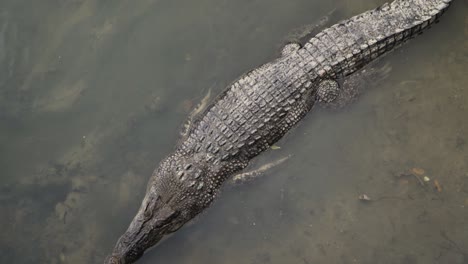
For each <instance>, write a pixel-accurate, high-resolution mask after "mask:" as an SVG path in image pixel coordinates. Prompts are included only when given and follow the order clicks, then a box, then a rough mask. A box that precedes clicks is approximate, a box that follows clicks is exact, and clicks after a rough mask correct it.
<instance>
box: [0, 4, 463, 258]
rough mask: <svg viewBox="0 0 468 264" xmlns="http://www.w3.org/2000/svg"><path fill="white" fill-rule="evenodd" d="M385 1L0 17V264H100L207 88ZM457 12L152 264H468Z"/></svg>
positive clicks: (155, 253)
mask: <svg viewBox="0 0 468 264" xmlns="http://www.w3.org/2000/svg"><path fill="white" fill-rule="evenodd" d="M383 2H384V1H381V0H359V1H344V0H341V1H338V0H333V1H319V0H313V1H311V0H290V1H280V0H273V1H272V0H270V1H267V0H256V1H252V0H237V1H232V0H231V1H226V0H223V1H216V0H202V1H191V0H181V1H171V0H159V1H158V0H143V1H125V0H115V1H92V0H55V1H53V0H44V1H41V2H40V3H39V2H37V3H36V2H34V3H32V2H31V1H26V0H14V1H13V0H5V1H2V2H1V3H0V70H1V75H0V168H1V169H0V210H1V212H2V214H1V216H2V217H0V256H1V257H0V260H1V261H0V262H2V263H101V262H102V261H103V259H104V257H105V255H106V254H108V253H109V252H110V251H111V249H112V247H113V246H114V244H115V242H116V240H117V238H118V237H119V236H120V235H121V234H122V233H123V232H124V231H125V229H126V228H127V226H128V224H129V222H130V220H131V219H132V218H133V216H134V214H135V212H136V210H137V208H138V207H139V204H140V202H141V199H142V197H143V195H144V191H145V185H146V182H147V180H148V178H149V175H150V174H151V172H152V170H153V169H154V168H155V167H156V166H157V164H158V162H159V161H160V160H161V159H162V158H163V157H164V156H165V155H167V154H168V153H169V152H170V151H171V150H172V148H173V146H174V144H175V142H176V140H177V137H178V136H177V134H178V131H179V129H180V128H181V124H182V123H183V122H184V120H185V118H186V116H187V114H188V112H189V111H190V109H191V108H192V107H193V106H194V105H196V104H197V103H198V101H199V100H200V99H201V98H202V97H203V96H204V95H205V94H206V93H207V92H208V90H209V89H210V88H211V89H212V91H213V93H219V92H221V91H222V90H223V88H224V86H225V85H226V84H228V83H229V82H231V81H232V80H233V79H235V78H236V77H237V76H239V75H240V74H242V73H243V72H245V71H247V70H249V69H252V68H253V67H255V66H257V65H259V64H262V63H264V62H266V61H268V60H271V59H272V58H274V57H276V56H278V53H279V49H280V47H281V45H282V44H284V43H285V42H287V39H286V38H285V36H287V35H288V34H289V32H292V31H294V30H295V29H297V28H299V27H301V26H303V25H306V24H310V23H314V22H316V21H318V20H319V19H320V18H321V17H322V16H323V15H324V14H327V13H329V12H330V11H332V10H335V12H334V13H333V15H332V16H331V18H330V19H331V21H330V23H334V22H337V21H339V20H342V19H345V18H348V17H350V16H352V15H355V14H358V13H360V12H363V11H365V10H367V9H370V8H374V7H376V6H378V5H379V4H382V3H383ZM454 2H455V3H454V4H453V7H452V8H451V9H450V10H449V11H448V12H447V14H446V15H444V17H443V18H442V20H441V22H440V23H439V24H437V25H435V26H434V27H433V28H432V29H431V30H429V31H428V32H427V33H426V34H423V35H422V36H420V37H418V38H416V39H414V40H413V41H411V42H410V43H408V44H407V45H406V46H404V47H403V48H401V49H399V50H398V51H396V52H394V53H392V54H390V55H389V56H386V57H385V58H384V59H383V60H382V61H381V64H385V63H388V66H389V67H391V68H392V71H391V73H390V75H389V76H388V77H387V78H386V79H385V80H383V81H381V82H379V83H378V84H370V83H369V84H366V87H365V88H366V92H365V93H363V94H362V96H360V98H359V100H358V101H356V102H355V103H353V104H352V105H349V106H347V107H345V108H344V109H341V110H336V111H333V110H326V109H319V108H316V109H314V110H313V111H312V112H311V113H310V114H309V115H308V116H307V117H306V118H305V119H304V120H303V121H302V122H301V123H300V125H299V126H298V127H297V128H295V129H294V130H292V131H291V132H290V133H288V135H287V136H286V137H285V138H284V139H282V140H281V141H280V142H278V144H277V145H278V146H280V147H281V149H277V150H270V151H268V152H267V153H264V154H263V155H261V156H260V157H259V158H258V159H256V160H255V161H254V166H253V167H255V165H261V164H264V163H267V162H270V161H274V160H276V159H278V158H281V157H284V156H286V155H292V157H291V158H290V159H289V160H288V161H287V162H286V163H284V164H282V165H280V166H279V167H276V168H275V169H273V170H272V171H270V172H268V173H267V175H265V176H264V177H262V178H260V179H258V180H257V181H254V182H252V183H249V184H247V185H245V186H240V187H236V188H226V190H224V191H223V193H222V195H221V196H220V197H219V199H217V201H216V202H215V203H214V204H213V206H212V207H211V208H210V209H209V210H207V211H206V212H205V213H203V214H202V215H201V216H199V217H198V218H197V219H196V221H195V222H194V224H193V225H190V226H187V227H185V228H183V229H181V230H179V231H178V232H177V233H176V234H175V235H173V236H172V237H170V238H169V239H167V240H166V241H164V243H162V244H160V245H159V246H158V247H156V248H154V249H153V250H151V251H149V252H148V253H147V254H145V256H144V257H143V258H142V259H141V261H140V262H141V263H226V264H227V263H305V264H307V263H468V250H467V249H468V239H467V237H468V229H467V228H466V226H467V224H468V166H467V162H466V161H467V160H468V146H467V144H466V143H467V141H468V136H467V135H468V122H467V121H466V117H467V116H468V91H467V89H466V83H468V76H467V75H466V69H467V67H468V15H467V14H468V12H467V11H468V4H467V3H466V1H460V0H458V1H457V0H456V1H454ZM412 172H413V174H412ZM414 172H416V174H418V175H416V176H418V177H419V180H418V179H417V177H416V176H415V175H414ZM419 174H420V175H419ZM424 176H426V177H427V180H429V181H427V182H425V181H424ZM420 180H421V181H420ZM435 181H437V183H438V186H439V187H440V189H437V188H435V187H434V186H435V185H434V183H435ZM361 194H366V195H368V196H369V197H370V198H371V199H372V200H373V201H371V202H367V203H364V202H362V201H360V200H359V199H358V196H359V195H361Z"/></svg>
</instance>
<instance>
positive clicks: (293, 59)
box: [105, 0, 451, 264]
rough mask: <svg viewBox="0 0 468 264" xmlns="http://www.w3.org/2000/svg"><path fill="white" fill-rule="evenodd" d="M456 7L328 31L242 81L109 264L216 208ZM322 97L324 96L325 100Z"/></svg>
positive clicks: (410, 3) (401, 9)
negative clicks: (346, 88) (275, 152)
mask: <svg viewBox="0 0 468 264" xmlns="http://www.w3.org/2000/svg"><path fill="white" fill-rule="evenodd" d="M450 2H451V0H396V1H394V2H392V3H391V4H385V5H383V6H381V7H379V8H377V9H375V10H371V11H368V12H365V13H363V14H360V15H358V16H355V17H352V18H351V19H349V20H345V21H342V22H341V23H338V24H336V25H334V26H332V27H330V28H327V29H325V30H323V31H322V32H321V33H319V34H317V35H316V36H314V37H313V38H311V39H310V40H309V41H308V42H306V43H303V45H297V44H293V45H290V46H288V47H287V48H285V50H284V51H283V54H282V56H281V57H280V58H278V59H276V60H274V61H272V62H270V63H267V64H264V65H263V66H261V67H259V68H256V69H254V70H252V71H250V72H248V73H246V74H244V75H243V76H241V77H240V78H239V79H237V80H236V81H235V82H234V83H232V84H231V85H229V87H227V89H226V91H225V92H224V93H223V94H221V95H220V96H219V97H218V98H217V99H216V100H215V101H214V103H213V104H211V105H210V106H209V107H208V108H207V109H206V110H205V111H204V112H203V113H201V114H200V115H199V117H198V118H197V119H196V120H194V122H192V123H191V126H190V128H189V130H188V131H187V133H186V136H185V137H184V138H183V139H182V140H181V141H180V142H179V143H178V145H177V146H176V149H175V151H174V153H173V154H172V155H170V156H168V157H167V158H166V159H164V160H163V161H162V162H161V164H160V165H159V167H158V168H157V169H156V170H155V171H154V173H153V175H152V176H151V179H150V181H149V183H148V189H147V193H146V196H145V198H144V200H143V202H142V205H141V207H140V209H139V211H138V213H137V215H136V216H135V218H134V219H133V221H132V223H131V224H130V226H129V228H128V230H127V231H126V232H125V234H123V235H122V237H121V238H120V239H119V241H118V242H117V245H116V246H115V248H114V251H113V253H112V255H111V256H109V257H108V258H107V259H106V261H105V263H119V264H124V263H125V264H128V263H133V262H135V261H136V260H137V259H138V258H140V257H141V256H142V255H143V253H144V251H145V250H146V249H148V248H149V247H151V246H153V245H155V244H156V243H157V242H158V241H159V240H160V239H161V238H162V237H163V236H164V235H166V234H169V233H172V232H174V231H176V230H177V229H179V228H180V227H182V226H183V225H184V224H185V223H186V222H188V221H190V220H191V219H192V218H193V217H195V216H196V215H197V214H199V213H200V212H201V211H203V210H204V209H205V208H206V207H208V206H209V205H210V203H211V202H212V201H213V199H214V197H215V196H216V194H217V192H218V190H219V188H220V186H221V185H222V183H223V182H224V181H225V180H226V179H228V178H229V177H230V176H232V175H233V174H234V173H235V172H237V171H240V170H242V169H243V168H245V167H246V166H247V165H248V163H249V161H250V160H251V159H252V158H253V157H255V156H257V155H258V154H260V153H261V152H262V151H264V150H266V149H267V148H268V147H269V146H271V145H272V144H273V143H275V142H276V141H277V140H279V139H280V138H281V137H282V136H283V135H284V134H285V133H286V132H287V131H288V130H289V129H291V128H292V127H293V126H294V125H295V124H296V123H297V122H298V121H299V120H301V119H302V118H303V117H304V116H305V115H306V113H307V112H309V110H310V109H311V108H312V106H313V105H314V103H315V102H316V101H321V102H329V101H330V100H332V99H333V98H323V96H328V95H334V94H335V92H334V91H332V92H327V90H326V89H328V88H327V87H335V86H334V85H331V84H332V83H330V80H331V81H333V80H338V79H342V78H345V77H346V76H349V75H350V74H352V73H354V72H356V71H357V70H359V69H361V68H362V67H363V66H365V65H366V64H367V63H369V62H370V61H373V60H374V59H376V58H377V57H380V56H381V55H383V54H385V53H387V52H389V51H391V50H393V49H394V48H395V47H397V46H399V45H401V44H402V43H404V42H405V41H406V40H408V39H410V38H412V37H413V36H415V35H417V34H419V33H420V32H422V31H423V30H424V29H426V28H427V27H428V26H429V25H431V24H433V23H434V22H435V21H436V20H437V19H438V18H439V16H440V15H441V14H442V13H443V12H444V11H445V10H446V9H447V8H448V6H449V4H450ZM319 95H322V97H320V96H319Z"/></svg>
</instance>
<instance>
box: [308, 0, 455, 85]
mask: <svg viewBox="0 0 468 264" xmlns="http://www.w3.org/2000/svg"><path fill="white" fill-rule="evenodd" d="M451 2H452V0H396V1H393V2H391V3H386V4H384V5H382V6H380V7H378V8H376V9H374V10H370V11H367V12H364V13H362V14H359V15H357V16H354V17H352V18H350V19H348V20H345V21H342V22H341V23H338V24H336V25H334V26H332V27H330V28H327V29H325V30H324V31H322V32H321V33H319V34H317V35H316V36H315V37H313V38H312V39H311V40H309V42H308V43H307V44H305V46H304V47H305V48H306V49H307V50H308V51H309V53H312V54H314V53H315V54H320V55H322V57H325V58H327V60H328V62H329V63H330V67H331V68H332V69H333V70H334V72H335V73H336V74H337V75H341V76H347V75H350V74H352V73H354V72H355V71H357V70H358V69H360V68H362V67H363V66H364V65H366V64H367V63H369V62H370V61H372V60H374V59H376V58H377V57H380V56H381V55H383V54H385V53H387V52H389V51H391V50H393V49H394V48H396V47H398V46H400V45H401V44H402V43H404V42H406V41H407V40H408V39H410V38H412V37H413V36H415V35H417V34H420V33H421V32H423V31H424V30H425V29H427V28H429V27H430V25H432V24H434V23H435V22H436V21H437V20H438V18H439V17H440V16H441V15H442V14H443V13H444V12H445V11H446V10H447V8H448V7H449V6H450V3H451ZM321 47H326V48H321ZM324 53H327V54H324Z"/></svg>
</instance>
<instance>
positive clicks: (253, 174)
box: [231, 155, 291, 185]
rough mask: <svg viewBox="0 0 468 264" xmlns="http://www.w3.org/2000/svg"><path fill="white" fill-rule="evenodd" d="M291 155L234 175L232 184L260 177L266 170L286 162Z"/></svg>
mask: <svg viewBox="0 0 468 264" xmlns="http://www.w3.org/2000/svg"><path fill="white" fill-rule="evenodd" d="M290 157H291V155H288V156H286V157H283V158H280V159H277V160H275V161H272V162H270V163H267V164H265V165H263V166H261V167H260V168H258V169H255V170H252V171H247V172H243V173H239V174H236V175H234V176H233V177H232V179H231V184H232V185H239V184H243V183H246V182H250V181H252V180H254V179H256V178H258V177H259V176H261V175H263V174H264V173H265V172H266V171H268V170H270V169H272V168H274V167H276V166H278V165H280V164H281V163H283V162H285V161H286V160H288V159H289V158H290Z"/></svg>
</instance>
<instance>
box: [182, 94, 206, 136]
mask: <svg viewBox="0 0 468 264" xmlns="http://www.w3.org/2000/svg"><path fill="white" fill-rule="evenodd" d="M210 97H211V88H210V89H208V93H207V94H206V95H205V96H204V97H203V99H202V100H201V101H200V103H199V104H198V105H197V106H196V107H195V109H193V110H192V112H190V114H189V116H188V118H187V122H186V123H185V124H184V127H183V129H182V132H180V135H181V137H182V138H186V137H187V135H188V134H189V132H190V129H191V128H192V124H193V121H194V120H195V118H196V117H197V116H198V115H199V114H200V113H202V112H203V110H205V109H206V107H207V106H208V102H209V100H210Z"/></svg>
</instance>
